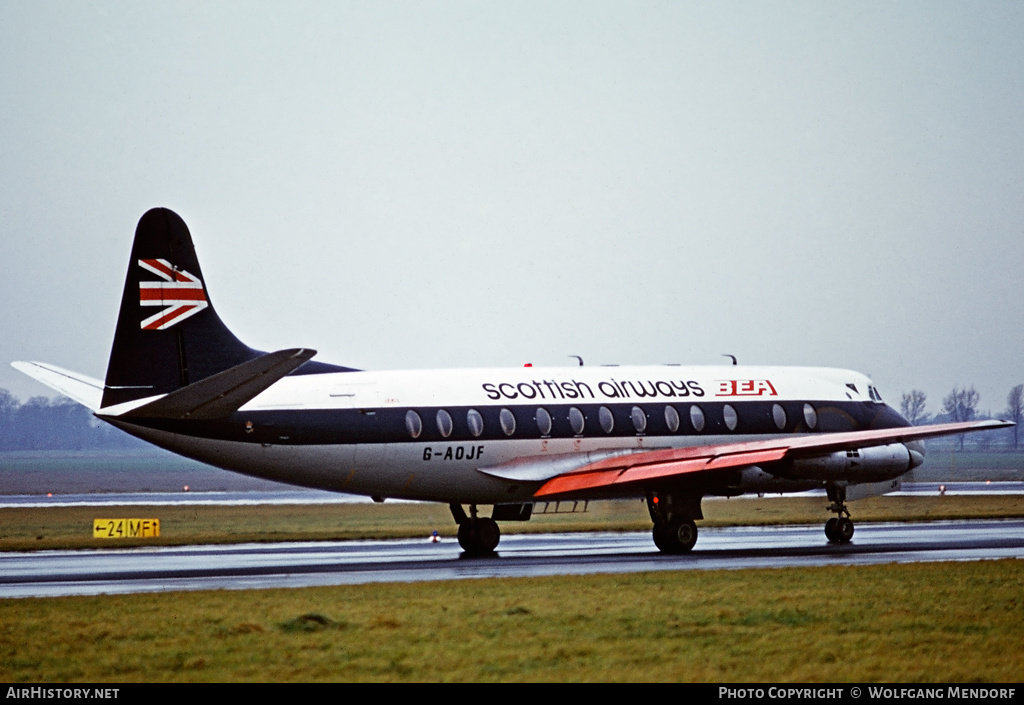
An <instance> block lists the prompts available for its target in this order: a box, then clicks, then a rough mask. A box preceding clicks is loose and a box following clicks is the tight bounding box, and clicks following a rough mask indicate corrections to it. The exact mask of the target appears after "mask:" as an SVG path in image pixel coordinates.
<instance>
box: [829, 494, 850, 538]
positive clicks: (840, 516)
mask: <svg viewBox="0 0 1024 705" xmlns="http://www.w3.org/2000/svg"><path fill="white" fill-rule="evenodd" d="M825 492H826V493H827V494H828V499H829V501H830V502H832V504H830V505H828V510H829V511H830V512H835V513H836V516H834V517H832V518H831V519H829V520H828V521H827V522H825V537H826V538H827V539H828V540H829V542H830V543H850V539H852V538H853V520H851V519H850V510H849V509H847V508H846V487H845V485H827V486H826V487H825Z"/></svg>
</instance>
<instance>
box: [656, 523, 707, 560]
mask: <svg viewBox="0 0 1024 705" xmlns="http://www.w3.org/2000/svg"><path fill="white" fill-rule="evenodd" d="M658 528H659V525H658V524H655V525H654V545H655V546H657V547H658V548H659V549H660V550H661V552H662V553H688V552H689V551H690V550H691V549H692V548H693V545H694V544H695V543H697V524H695V523H694V521H693V519H673V520H672V521H670V522H668V523H667V524H663V525H661V531H659V530H658ZM659 538H660V543H659Z"/></svg>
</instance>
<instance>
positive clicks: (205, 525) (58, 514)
mask: <svg viewBox="0 0 1024 705" xmlns="http://www.w3.org/2000/svg"><path fill="white" fill-rule="evenodd" d="M826 504H827V500H826V499H825V498H824V497H763V498H742V499H709V500H705V502H704V504H703V506H704V515H705V519H704V521H702V522H699V524H700V525H701V526H730V525H737V524H750V525H770V524H805V523H811V524H818V523H820V524H821V525H822V526H824V523H825V520H826V519H827V518H828V516H829V514H828V513H827V512H826V511H825V507H826ZM850 509H851V512H852V513H853V518H854V520H855V521H928V520H935V519H956V518H995V517H1020V516H1024V496H1014V495H1007V496H964V497H956V496H945V497H940V496H928V497H916V496H915V497H871V498H868V499H864V500H859V501H857V502H851V503H850ZM127 517H133V518H157V519H159V520H160V525H161V529H160V538H159V539H113V540H111V539H94V538H93V537H92V522H93V519H95V518H127ZM650 528H651V520H650V517H649V515H648V513H647V508H646V505H645V504H644V503H643V502H641V501H616V502H594V503H591V505H590V508H589V511H587V512H586V513H585V514H558V515H552V516H535V517H534V518H533V519H531V520H530V521H528V522H502V525H501V530H502V532H503V533H516V532H532V533H539V532H550V531H649V530H650ZM433 531H437V532H438V533H439V534H440V535H441V536H455V533H456V527H455V522H454V521H453V519H452V517H451V513H450V512H449V511H448V507H447V506H446V505H442V504H420V503H411V502H385V503H384V504H368V503H367V504H363V503H345V504H322V505H315V504H314V505H256V506H228V507H223V506H174V505H169V506H152V507H145V506H128V507H43V508H29V507H24V508H19V507H15V508H4V509H0V551H24V550H41V549H57V548H100V547H102V548H110V547H114V546H137V545H183V544H201V543H238V542H249V541H257V542H259V541H264V542H265V541H318V540H341V539H365V538H404V537H417V536H422V537H427V536H429V535H430V534H431V533H432V532H433Z"/></svg>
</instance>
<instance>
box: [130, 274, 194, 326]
mask: <svg viewBox="0 0 1024 705" xmlns="http://www.w3.org/2000/svg"><path fill="white" fill-rule="evenodd" d="M139 266H140V267H142V268H143V269H145V270H147V271H149V272H152V273H153V274H155V275H157V276H158V277H160V279H162V280H163V281H140V282H139V304H140V305H141V306H162V307H163V309H162V310H161V311H160V312H159V313H156V314H154V315H152V316H150V317H149V318H146V319H144V320H143V321H142V324H141V326H142V330H164V329H166V328H170V327H171V326H173V325H175V324H178V323H181V322H182V321H184V320H185V319H186V318H190V317H191V316H194V315H196V314H197V313H199V312H200V311H202V310H203V309H204V308H206V307H207V306H209V305H210V302H209V301H207V299H206V292H205V291H204V290H203V282H202V281H201V280H200V279H199V277H196V276H194V275H192V274H189V273H188V272H186V271H185V270H183V269H176V268H175V267H174V266H173V265H172V264H171V263H170V262H168V261H167V260H165V259H140V260H139Z"/></svg>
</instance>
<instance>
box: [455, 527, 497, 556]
mask: <svg viewBox="0 0 1024 705" xmlns="http://www.w3.org/2000/svg"><path fill="white" fill-rule="evenodd" d="M500 540H501V530H500V529H499V528H498V522H496V521H494V519H487V518H484V517H481V518H478V519H466V520H465V521H463V522H462V523H461V524H459V545H460V546H462V550H463V551H465V552H466V553H467V554H469V555H471V556H487V555H490V554H491V553H494V549H495V548H497V547H498V541H500Z"/></svg>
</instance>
